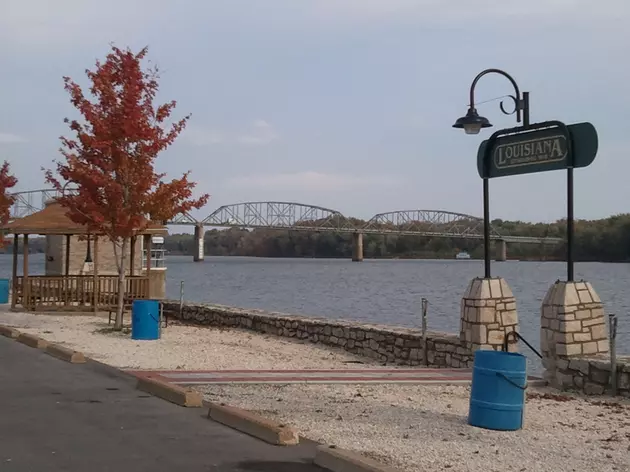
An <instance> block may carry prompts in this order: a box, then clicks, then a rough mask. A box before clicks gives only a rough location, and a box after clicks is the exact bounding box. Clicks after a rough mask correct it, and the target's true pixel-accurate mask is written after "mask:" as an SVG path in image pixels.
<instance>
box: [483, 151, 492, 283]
mask: <svg viewBox="0 0 630 472" xmlns="http://www.w3.org/2000/svg"><path fill="white" fill-rule="evenodd" d="M486 160H487V158H486ZM486 167H487V164H486ZM486 175H487V174H486ZM489 187H490V186H489V184H488V177H484V178H483V265H484V271H485V275H484V277H485V278H486V279H489V278H490V277H491V274H490V188H489Z"/></svg>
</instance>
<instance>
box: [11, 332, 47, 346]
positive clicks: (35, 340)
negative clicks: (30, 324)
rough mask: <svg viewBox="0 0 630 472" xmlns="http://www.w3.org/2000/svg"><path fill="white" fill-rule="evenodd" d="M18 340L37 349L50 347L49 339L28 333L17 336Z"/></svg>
mask: <svg viewBox="0 0 630 472" xmlns="http://www.w3.org/2000/svg"><path fill="white" fill-rule="evenodd" d="M17 342H19V343H22V344H26V345H27V346H29V347H34V348H35V349H46V348H47V347H48V341H46V340H45V339H42V338H40V337H37V336H35V335H34V334H28V333H21V334H20V335H19V336H18V337H17Z"/></svg>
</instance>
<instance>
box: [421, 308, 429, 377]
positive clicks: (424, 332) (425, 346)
mask: <svg viewBox="0 0 630 472" xmlns="http://www.w3.org/2000/svg"><path fill="white" fill-rule="evenodd" d="M428 309H429V300H427V299H426V298H422V358H423V360H424V365H426V366H428V365H429V357H428V353H429V345H428V343H427V311H428Z"/></svg>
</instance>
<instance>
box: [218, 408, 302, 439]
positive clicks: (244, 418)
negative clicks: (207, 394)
mask: <svg viewBox="0 0 630 472" xmlns="http://www.w3.org/2000/svg"><path fill="white" fill-rule="evenodd" d="M208 418H209V419H212V420H214V421H216V422H218V423H221V424H223V425H225V426H229V427H230V428H232V429H236V430H237V431H240V432H241V433H245V434H249V435H250V436H253V437H255V438H258V439H260V440H262V441H265V442H266V443H269V444H274V445H276V446H295V445H297V444H299V442H300V438H299V436H298V434H297V432H296V431H295V430H294V429H293V428H290V427H289V426H286V425H283V424H280V423H276V422H275V421H272V420H269V419H267V418H263V417H262V416H259V415H256V414H254V413H252V412H250V411H247V410H242V409H240V408H236V407H232V406H227V405H220V404H217V403H210V409H209V410H208Z"/></svg>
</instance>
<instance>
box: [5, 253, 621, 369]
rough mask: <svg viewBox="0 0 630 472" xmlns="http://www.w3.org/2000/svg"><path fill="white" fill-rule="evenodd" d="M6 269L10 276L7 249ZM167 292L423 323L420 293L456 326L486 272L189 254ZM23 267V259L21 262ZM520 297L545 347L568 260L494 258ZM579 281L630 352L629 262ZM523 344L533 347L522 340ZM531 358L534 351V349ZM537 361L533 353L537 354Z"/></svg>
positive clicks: (34, 268) (444, 325) (34, 264)
mask: <svg viewBox="0 0 630 472" xmlns="http://www.w3.org/2000/svg"><path fill="white" fill-rule="evenodd" d="M0 261H2V263H1V265H0V275H1V276H4V277H7V276H9V275H10V268H11V262H10V261H11V258H10V256H2V258H0ZM167 266H168V272H167V277H168V279H167V280H168V282H167V296H168V298H172V299H179V293H180V281H183V282H184V299H185V300H186V301H191V302H192V301H194V302H214V303H220V304H225V305H233V306H238V307H245V308H261V309H266V310H274V311H281V312H287V313H294V314H302V315H311V316H322V317H329V318H339V319H346V320H357V321H364V322H372V323H382V324H389V325H401V326H408V327H414V328H419V327H420V325H421V317H420V311H421V310H420V306H421V299H422V297H425V298H427V299H428V301H429V312H428V325H429V329H433V330H439V331H447V332H453V333H455V332H458V331H459V309H460V308H459V307H460V300H461V297H462V295H463V293H464V290H465V289H466V286H467V284H468V283H469V281H470V280H471V279H472V278H473V277H475V276H480V275H483V261H477V260H365V261H364V262H362V263H356V262H351V261H350V260H342V259H266V258H250V257H206V260H205V261H204V262H199V263H194V262H192V257H190V256H169V257H168V259H167ZM20 267H21V264H20ZM43 267H44V258H43V255H40V254H37V255H32V256H31V258H30V269H29V270H30V271H31V273H32V274H42V273H43ZM492 271H493V275H498V276H501V277H504V278H505V279H506V280H507V282H508V284H509V285H510V287H511V288H512V291H513V292H514V296H515V297H516V303H517V309H518V315H519V323H520V327H521V333H522V334H523V336H524V337H525V338H526V339H527V340H528V341H530V343H532V344H533V345H534V346H535V347H538V346H539V327H540V305H541V303H542V299H543V297H544V296H545V293H546V292H547V290H548V289H549V287H550V286H551V285H552V284H553V283H554V282H555V281H556V280H557V279H563V278H565V277H566V275H565V274H566V264H565V263H563V262H518V261H507V262H495V263H493V265H492ZM575 274H576V280H579V279H584V280H587V281H589V282H591V283H592V285H593V287H594V288H595V290H596V291H597V293H599V295H600V297H601V299H602V301H603V302H604V305H605V309H606V313H607V314H608V313H615V314H617V315H618V317H619V327H618V335H617V346H618V352H619V353H623V354H630V316H629V315H628V313H629V312H630V287H629V286H628V279H629V276H630V264H605V263H578V264H576V266H575ZM522 351H523V352H525V351H527V348H526V347H525V346H523V348H522ZM528 357H530V358H531V356H530V355H529V354H528ZM532 360H533V359H532Z"/></svg>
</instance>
